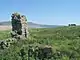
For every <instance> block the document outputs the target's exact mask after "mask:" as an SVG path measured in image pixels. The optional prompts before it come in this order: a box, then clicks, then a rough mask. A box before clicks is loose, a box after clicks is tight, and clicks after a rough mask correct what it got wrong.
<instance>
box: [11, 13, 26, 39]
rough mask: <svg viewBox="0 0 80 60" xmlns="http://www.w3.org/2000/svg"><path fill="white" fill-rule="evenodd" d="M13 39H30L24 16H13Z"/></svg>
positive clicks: (16, 14) (15, 14) (14, 14)
mask: <svg viewBox="0 0 80 60" xmlns="http://www.w3.org/2000/svg"><path fill="white" fill-rule="evenodd" d="M11 17H12V19H11V21H12V33H11V35H12V37H16V36H19V37H22V38H25V37H28V26H27V19H26V17H25V16H24V15H20V14H19V13H13V14H12V16H11Z"/></svg>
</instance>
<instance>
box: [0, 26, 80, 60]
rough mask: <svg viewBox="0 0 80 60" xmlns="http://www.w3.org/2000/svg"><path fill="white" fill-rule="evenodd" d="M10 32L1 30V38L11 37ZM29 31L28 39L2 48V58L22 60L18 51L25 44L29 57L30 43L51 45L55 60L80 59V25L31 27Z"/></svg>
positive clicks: (0, 54)
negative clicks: (28, 48)
mask: <svg viewBox="0 0 80 60" xmlns="http://www.w3.org/2000/svg"><path fill="white" fill-rule="evenodd" d="M9 32H10V31H0V40H4V39H7V38H9V37H10V35H9ZM29 32H30V36H29V38H28V39H26V40H23V41H19V42H17V43H15V44H13V45H11V46H10V48H9V49H5V50H0V60H2V59H3V60H21V57H20V56H19V55H18V53H19V52H20V49H21V48H22V47H23V46H24V47H25V52H26V55H25V59H27V47H28V45H29V44H33V45H36V44H42V45H51V46H52V47H53V51H54V53H55V54H54V58H55V59H54V60H80V26H77V27H59V28H38V29H37V28H36V29H29ZM57 53H60V54H57ZM32 60H33V59H32Z"/></svg>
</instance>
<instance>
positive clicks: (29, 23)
mask: <svg viewBox="0 0 80 60" xmlns="http://www.w3.org/2000/svg"><path fill="white" fill-rule="evenodd" d="M0 25H11V22H10V21H7V22H0ZM28 26H29V27H30V28H55V27H59V25H42V24H36V23H33V22H28Z"/></svg>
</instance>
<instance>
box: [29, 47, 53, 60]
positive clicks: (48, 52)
mask: <svg viewBox="0 0 80 60" xmlns="http://www.w3.org/2000/svg"><path fill="white" fill-rule="evenodd" d="M31 57H34V59H35V60H49V59H52V60H53V51H52V47H51V46H44V47H42V46H36V47H35V48H33V47H32V46H29V49H28V60H30V58H31Z"/></svg>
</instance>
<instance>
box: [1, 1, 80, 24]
mask: <svg viewBox="0 0 80 60" xmlns="http://www.w3.org/2000/svg"><path fill="white" fill-rule="evenodd" d="M13 12H20V13H21V14H24V15H26V16H27V19H28V21H29V22H34V23H39V24H48V25H67V24H69V23H76V24H80V0H0V21H10V19H11V14H12V13H13Z"/></svg>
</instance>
